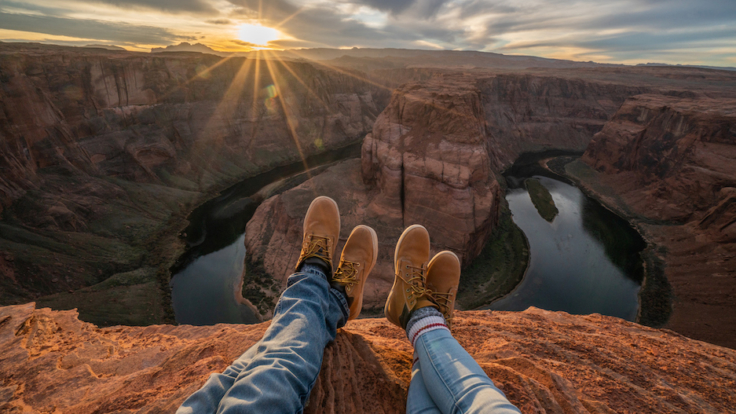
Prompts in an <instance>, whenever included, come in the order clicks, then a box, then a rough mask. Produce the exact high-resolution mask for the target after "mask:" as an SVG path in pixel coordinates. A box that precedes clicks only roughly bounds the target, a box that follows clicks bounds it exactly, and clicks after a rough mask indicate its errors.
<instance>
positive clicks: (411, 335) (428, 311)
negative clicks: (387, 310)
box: [406, 306, 449, 346]
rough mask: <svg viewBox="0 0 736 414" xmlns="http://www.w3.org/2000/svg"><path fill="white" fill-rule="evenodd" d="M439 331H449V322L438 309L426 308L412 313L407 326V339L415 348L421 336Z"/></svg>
mask: <svg viewBox="0 0 736 414" xmlns="http://www.w3.org/2000/svg"><path fill="white" fill-rule="evenodd" d="M437 329H447V330H449V328H448V326H447V321H445V318H444V316H443V315H442V312H440V311H439V310H438V309H437V308H435V307H432V306H426V307H423V308H419V309H417V310H415V311H413V312H412V313H411V316H410V317H409V322H407V324H406V337H407V338H408V339H409V341H410V342H411V345H412V346H414V345H415V344H416V341H417V339H419V337H420V336H422V335H423V334H425V333H427V332H430V331H434V330H437Z"/></svg>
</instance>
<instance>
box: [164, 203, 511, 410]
mask: <svg viewBox="0 0 736 414" xmlns="http://www.w3.org/2000/svg"><path fill="white" fill-rule="evenodd" d="M339 233H340V216H339V212H338V210H337V204H336V203H335V202H334V201H333V200H332V199H329V198H327V197H318V198H317V199H315V200H314V201H313V202H312V205H311V206H310V208H309V210H308V211H307V215H306V217H305V221H304V243H303V245H302V254H301V256H300V258H299V260H298V263H297V267H296V273H294V274H293V275H292V276H291V277H289V280H288V283H287V288H286V290H285V291H284V293H283V294H282V295H281V298H280V299H279V302H278V304H277V305H276V309H275V311H274V317H273V319H272V322H271V326H270V327H269V328H268V329H267V330H266V333H265V334H264V336H263V338H262V339H261V340H260V341H258V342H257V343H256V344H254V345H253V346H252V347H251V348H249V349H248V350H247V351H246V352H245V353H244V354H243V355H241V356H240V358H238V359H237V360H235V361H234V362H233V364H232V365H231V366H230V367H228V368H227V369H226V370H225V371H224V372H223V373H221V374H213V375H211V376H210V378H209V379H208V380H207V382H206V383H205V384H204V386H203V387H202V388H201V389H199V390H198V391H196V392H195V393H194V394H192V395H191V396H190V397H189V398H187V400H186V401H184V403H183V404H182V406H181V407H180V408H179V410H178V411H177V413H182V414H183V413H240V412H248V413H251V412H252V413H300V412H302V411H303V409H304V405H305V404H306V401H307V398H308V396H309V392H310V391H311V389H312V387H313V385H314V382H315V381H316V379H317V376H318V375H319V371H320V367H321V365H322V356H323V353H324V348H325V346H326V345H327V344H328V343H330V342H331V341H333V340H334V339H335V336H336V334H337V329H338V328H340V327H342V326H344V325H345V323H346V322H347V321H348V320H349V319H354V318H356V317H357V316H358V315H359V313H360V308H361V306H362V298H363V287H364V285H365V280H366V278H367V277H368V275H369V274H370V271H371V270H372V269H373V266H374V265H375V262H376V256H377V249H378V243H377V238H376V234H375V232H374V231H373V230H372V229H371V228H369V227H367V226H358V227H356V228H355V229H354V230H353V232H352V233H351V235H350V237H349V238H348V241H347V242H346V244H345V247H344V248H343V252H342V256H341V257H340V261H339V264H338V266H337V269H336V270H335V271H334V272H333V271H332V267H333V266H332V258H333V257H334V253H335V246H336V244H337V239H338V236H339ZM428 259H429V235H428V234H427V231H426V230H425V229H424V227H421V226H411V227H409V228H408V229H407V230H406V231H405V232H404V234H403V235H402V237H401V239H399V242H398V244H397V249H396V257H395V263H394V265H395V267H396V271H397V275H396V279H395V282H394V286H393V288H392V291H391V293H390V294H389V298H388V300H387V303H386V309H385V311H386V316H387V318H388V320H389V321H391V322H392V323H394V324H396V325H397V326H399V327H401V328H403V329H406V331H407V336H408V337H409V340H410V341H411V342H412V345H413V346H414V355H415V358H414V359H415V363H414V366H413V367H412V380H411V385H410V387H409V396H408V402H407V412H409V413H491V412H493V413H496V412H498V413H518V412H519V411H518V410H517V409H516V407H514V406H513V405H511V404H510V403H509V402H508V400H507V399H506V398H505V396H504V394H503V393H502V392H501V391H500V390H498V389H497V388H496V387H495V386H494V385H493V382H492V381H491V380H490V379H489V378H488V376H487V375H486V374H485V372H484V371H483V369H482V368H481V367H480V366H479V365H478V364H477V363H476V362H475V361H474V360H473V358H472V357H471V356H470V355H469V354H468V353H467V352H466V351H465V350H464V349H463V348H462V346H460V344H459V343H458V342H457V341H456V340H455V339H454V338H453V337H452V335H451V333H450V330H449V325H450V324H451V321H452V309H453V305H454V293H455V292H456V290H457V281H458V280H459V276H460V263H459V261H458V259H457V257H456V256H455V255H454V254H452V253H450V252H442V253H440V254H438V255H437V256H435V258H433V259H432V260H431V261H429V263H428Z"/></svg>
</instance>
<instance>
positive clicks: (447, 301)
mask: <svg viewBox="0 0 736 414" xmlns="http://www.w3.org/2000/svg"><path fill="white" fill-rule="evenodd" d="M428 291H429V295H430V296H431V297H432V299H433V302H434V303H436V304H437V306H439V307H440V312H442V314H443V315H444V316H445V320H446V321H447V324H448V325H449V326H451V325H452V317H451V316H450V310H451V309H452V306H453V305H454V301H453V299H454V297H455V292H447V293H442V292H433V291H431V290H428Z"/></svg>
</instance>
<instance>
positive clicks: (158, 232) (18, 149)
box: [0, 44, 389, 324]
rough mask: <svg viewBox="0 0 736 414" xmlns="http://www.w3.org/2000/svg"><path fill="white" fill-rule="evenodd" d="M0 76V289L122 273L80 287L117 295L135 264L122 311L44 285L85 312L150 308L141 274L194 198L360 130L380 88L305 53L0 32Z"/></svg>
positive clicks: (14, 299)
mask: <svg viewBox="0 0 736 414" xmlns="http://www.w3.org/2000/svg"><path fill="white" fill-rule="evenodd" d="M0 78H2V84H3V88H2V89H1V90H0V109H1V110H0V170H1V171H2V174H1V175H0V206H1V207H0V214H2V222H0V250H1V251H2V252H3V253H2V254H0V300H1V301H2V302H0V303H18V302H23V301H28V300H29V299H33V298H37V297H38V296H40V295H44V294H50V293H55V292H66V291H67V290H72V291H76V290H77V289H79V288H82V287H84V286H89V285H93V284H95V283H97V282H100V281H102V280H105V279H108V278H109V277H110V276H112V275H115V274H124V275H123V277H120V278H118V279H120V280H121V283H122V284H123V285H124V286H123V287H121V286H120V283H117V282H116V284H114V285H115V286H112V288H115V289H118V290H119V291H118V292H116V293H115V294H112V293H111V294H109V295H108V294H105V295H102V296H100V294H98V293H95V292H88V293H90V295H92V296H95V295H96V296H95V298H91V296H90V299H89V300H94V301H97V302H99V303H97V304H98V305H100V306H103V307H104V306H107V304H109V303H112V302H114V301H116V300H118V299H119V300H122V301H124V302H126V301H127V299H123V297H128V296H129V295H127V292H123V290H129V289H131V287H130V286H125V285H131V280H130V279H131V278H129V277H127V276H126V275H127V273H126V272H131V271H139V270H140V269H142V270H140V271H139V273H141V272H142V275H138V276H139V277H138V278H137V279H136V278H133V279H135V280H136V281H137V285H136V286H138V288H139V291H138V292H137V293H136V294H135V295H132V296H143V297H145V300H143V301H142V302H141V303H138V302H135V303H131V302H126V303H122V304H120V305H121V306H120V307H121V309H125V308H126V307H127V308H134V309H139V308H148V309H147V310H146V309H143V312H144V313H145V315H138V317H137V319H136V318H134V320H128V319H125V318H124V317H123V316H120V317H123V318H124V319H119V318H118V319H115V314H116V313H118V314H119V313H120V312H119V311H120V310H121V309H117V308H116V309H109V312H106V311H97V310H94V309H89V310H90V312H93V313H94V312H97V313H96V314H95V315H92V314H89V313H88V312H87V310H88V309H87V308H86V307H84V306H83V305H82V304H80V303H68V304H67V305H64V304H63V303H64V302H65V301H71V302H74V301H75V299H74V297H73V296H70V295H66V296H64V295H62V296H61V297H53V298H51V299H50V301H51V302H53V303H54V305H55V306H62V307H63V306H69V307H83V308H84V309H83V311H84V315H85V317H89V318H91V319H90V320H97V321H99V322H100V323H103V321H104V320H109V318H112V320H110V322H111V323H137V324H140V323H153V322H157V321H158V322H160V321H161V320H162V319H161V318H162V317H164V315H163V314H162V312H163V309H164V308H166V307H167V305H166V304H165V298H162V296H161V295H162V294H164V295H165V294H166V292H165V291H159V287H158V282H157V281H156V277H157V276H156V275H157V274H158V277H159V279H160V280H161V282H162V283H163V284H164V286H165V283H167V280H166V278H167V275H166V274H167V272H168V267H169V266H170V265H171V263H172V262H173V260H174V259H175V258H176V256H178V254H180V251H179V247H178V241H177V239H176V237H177V233H178V232H179V231H180V229H182V228H183V225H184V224H185V222H184V220H183V218H184V217H185V216H186V214H187V213H188V212H189V211H190V210H191V208H192V207H193V206H194V205H196V204H197V203H200V202H202V201H203V200H205V199H206V198H207V197H208V196H211V195H212V193H214V192H215V191H217V190H220V189H222V188H224V187H225V186H227V185H230V184H233V183H234V182H237V181H238V180H240V179H242V178H245V177H248V176H251V175H254V174H256V173H259V172H262V171H264V170H267V169H270V168H274V167H276V166H278V165H280V164H284V163H288V162H295V161H297V160H299V159H300V158H301V157H302V156H307V155H309V154H314V153H317V152H320V151H324V150H329V149H333V148H336V147H340V146H344V145H347V144H349V143H352V142H355V141H356V140H359V139H361V138H362V137H363V135H365V133H366V132H368V131H369V130H370V128H371V127H372V125H373V121H374V120H375V118H376V116H377V115H378V114H379V113H380V111H381V109H382V108H383V107H384V106H385V105H386V103H387V98H388V96H389V95H388V92H387V91H386V89H384V88H381V87H379V86H376V85H374V84H371V83H368V82H365V81H361V80H358V79H356V78H355V77H352V76H350V75H348V74H345V73H343V72H340V71H332V70H330V69H327V68H324V67H319V68H317V67H314V66H312V65H310V64H306V63H288V64H282V63H279V62H268V61H253V60H246V59H243V58H232V59H221V58H219V57H216V56H211V55H202V54H191V53H185V54H166V55H165V56H152V55H148V54H136V53H129V52H115V51H102V50H95V49H90V50H87V49H78V48H62V47H52V46H40V45H18V44H15V45H13V44H3V45H2V47H0ZM133 284H135V283H133ZM108 288H110V286H107V287H106V288H105V289H103V290H105V291H109V289H108ZM141 289H142V290H141ZM130 299H132V298H130ZM162 301H163V302H164V303H162ZM85 302H86V301H85ZM90 308H94V306H91V307H90ZM123 313H124V312H123Z"/></svg>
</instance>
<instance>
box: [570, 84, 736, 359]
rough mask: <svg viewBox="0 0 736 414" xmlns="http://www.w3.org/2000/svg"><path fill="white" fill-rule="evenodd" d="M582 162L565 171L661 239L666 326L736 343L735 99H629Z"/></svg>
mask: <svg viewBox="0 0 736 414" xmlns="http://www.w3.org/2000/svg"><path fill="white" fill-rule="evenodd" d="M582 160H583V162H585V163H586V164H587V165H588V166H590V167H592V168H593V171H590V170H585V169H584V166H582V165H571V166H569V167H570V168H568V171H570V172H572V173H573V175H576V176H577V177H578V178H579V179H580V180H581V181H582V183H583V184H584V185H586V186H587V187H588V188H589V189H590V190H591V191H593V192H594V193H596V194H598V195H599V196H600V197H601V198H603V199H604V201H607V203H608V204H609V205H611V206H612V207H613V208H614V209H617V210H619V211H621V213H622V214H623V215H624V216H628V217H629V218H630V219H631V220H632V221H634V222H635V223H637V224H638V226H639V227H640V229H641V230H642V232H643V233H644V235H645V237H647V239H648V240H649V241H650V242H653V243H654V244H655V246H657V248H658V251H659V255H660V256H661V257H662V259H663V260H664V265H665V267H664V272H665V275H666V277H667V279H668V280H669V282H670V284H671V285H672V289H673V294H674V306H673V313H672V317H671V319H670V321H669V323H668V324H667V327H669V328H671V329H674V330H676V331H677V332H680V333H682V334H685V335H688V336H691V337H694V338H698V339H702V340H706V341H709V342H713V343H717V344H721V345H725V346H729V347H736V300H735V299H736V202H735V201H736V100H734V99H708V98H703V97H699V98H695V99H688V98H676V97H666V96H661V95H642V96H636V97H633V98H631V99H629V100H627V101H626V103H625V104H624V105H623V106H622V107H621V108H620V109H619V111H618V112H617V113H616V115H615V116H614V117H613V118H612V120H611V121H610V122H609V123H607V124H606V126H605V127H604V128H603V130H602V131H601V132H600V133H599V134H597V135H596V136H595V138H594V139H593V141H592V142H591V144H590V146H589V147H588V150H587V151H586V152H585V155H584V156H583V158H582Z"/></svg>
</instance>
